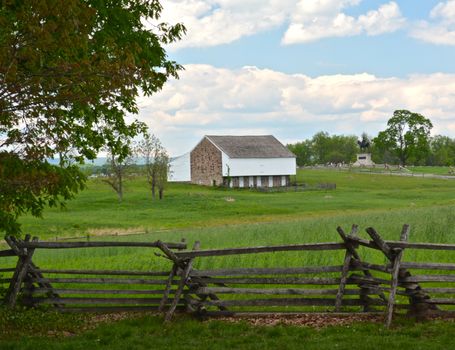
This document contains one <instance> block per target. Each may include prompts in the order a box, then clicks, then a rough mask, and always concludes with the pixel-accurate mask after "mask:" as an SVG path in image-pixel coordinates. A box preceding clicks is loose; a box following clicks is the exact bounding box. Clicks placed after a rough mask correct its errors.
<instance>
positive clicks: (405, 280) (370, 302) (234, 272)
mask: <svg viewBox="0 0 455 350" xmlns="http://www.w3.org/2000/svg"><path fill="white" fill-rule="evenodd" d="M357 231H358V228H357V226H356V225H353V227H352V229H351V232H350V233H349V234H346V233H345V232H344V231H343V229H342V228H341V227H338V228H337V232H338V235H339V237H340V238H341V242H324V243H306V244H293V245H277V246H260V247H242V248H227V249H208V250H200V249H199V246H200V245H199V243H198V242H196V243H195V245H194V246H193V249H192V250H187V245H186V244H185V243H182V242H181V243H172V242H171V243H165V242H161V241H156V242H38V239H37V238H33V239H31V237H30V236H26V237H25V239H24V240H19V239H15V238H14V237H6V242H7V243H8V245H9V246H10V248H11V249H7V250H3V251H0V258H2V257H11V256H15V257H17V262H16V267H14V268H12V267H1V268H0V273H1V274H2V275H0V277H1V278H0V283H2V284H7V285H8V288H7V291H6V295H5V298H4V302H5V303H6V304H7V305H8V306H9V307H14V306H15V305H16V303H17V302H18V300H19V298H20V300H21V302H22V303H23V304H24V305H26V306H30V307H34V306H37V305H41V304H45V305H51V306H53V307H55V308H56V309H58V310H60V311H67V312H85V311H96V312H110V311H125V310H131V311H137V310H155V311H159V312H164V313H165V314H166V317H165V319H166V320H170V319H171V318H172V316H173V314H174V313H175V312H176V311H185V312H190V313H192V314H195V315H198V316H203V317H211V316H217V315H221V316H226V315H236V314H245V313H247V314H248V313H253V314H254V313H258V312H271V313H274V314H276V313H278V312H284V313H289V312H307V311H308V310H309V308H310V309H313V310H314V311H317V312H321V310H322V311H331V312H341V311H344V312H383V313H384V314H385V318H386V320H385V322H386V325H387V326H390V324H391V322H392V318H393V314H394V312H396V311H399V310H407V311H408V313H412V314H420V315H422V314H427V313H434V312H437V313H444V312H445V310H447V308H450V307H453V305H455V284H454V285H452V284H453V283H455V274H451V271H455V263H435V262H405V261H402V260H403V252H404V251H405V250H413V249H428V250H434V251H440V250H446V251H453V250H455V244H436V243H409V242H408V241H407V240H408V236H409V226H408V225H404V226H403V229H402V231H401V234H400V240H399V241H386V240H383V239H382V237H381V236H380V235H379V234H378V233H377V232H376V230H375V229H373V228H368V229H367V230H366V232H367V234H368V236H369V238H370V239H369V240H366V239H362V238H360V237H358V236H357ZM360 246H362V247H365V248H367V249H374V250H375V251H377V252H380V254H382V255H383V256H384V258H385V260H386V263H384V264H374V263H369V262H367V261H364V260H363V259H362V257H361V254H360V251H359V250H358V248H359V247H360ZM104 247H134V248H138V249H151V250H152V251H153V250H154V251H155V254H157V253H156V250H159V252H160V254H157V255H160V256H164V257H165V258H167V259H168V260H169V261H171V263H172V267H171V268H170V270H169V271H134V270H101V269H99V270H97V269H49V268H47V269H40V268H39V267H38V266H36V265H35V264H34V262H33V255H34V252H35V250H37V249H86V248H104ZM337 250H338V251H340V250H341V251H344V252H345V253H344V259H342V261H340V264H338V265H331V266H300V267H270V268H258V267H232V268H221V269H205V270H198V269H196V268H195V267H194V266H193V262H194V261H195V259H206V258H208V257H222V256H237V255H244V254H262V253H279V252H311V251H317V252H321V253H322V252H327V253H330V252H333V251H337ZM0 262H1V260H0ZM411 271H412V273H411ZM419 271H421V273H416V272H419ZM440 306H442V307H443V309H441V308H440Z"/></svg>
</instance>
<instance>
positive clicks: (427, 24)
mask: <svg viewBox="0 0 455 350" xmlns="http://www.w3.org/2000/svg"><path fill="white" fill-rule="evenodd" d="M430 19H431V21H421V22H419V23H417V24H416V25H415V26H414V28H413V29H412V30H411V32H410V35H411V36H412V37H414V38H416V39H419V40H422V41H425V42H428V43H431V44H436V45H455V0H449V1H446V2H440V3H438V4H437V5H436V6H435V7H434V8H433V9H432V10H431V12H430Z"/></svg>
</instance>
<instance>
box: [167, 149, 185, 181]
mask: <svg viewBox="0 0 455 350" xmlns="http://www.w3.org/2000/svg"><path fill="white" fill-rule="evenodd" d="M167 179H168V181H170V182H189V181H191V161H190V153H189V152H188V153H185V154H184V155H181V156H180V157H176V158H174V159H172V160H171V162H170V167H169V173H168V175H167Z"/></svg>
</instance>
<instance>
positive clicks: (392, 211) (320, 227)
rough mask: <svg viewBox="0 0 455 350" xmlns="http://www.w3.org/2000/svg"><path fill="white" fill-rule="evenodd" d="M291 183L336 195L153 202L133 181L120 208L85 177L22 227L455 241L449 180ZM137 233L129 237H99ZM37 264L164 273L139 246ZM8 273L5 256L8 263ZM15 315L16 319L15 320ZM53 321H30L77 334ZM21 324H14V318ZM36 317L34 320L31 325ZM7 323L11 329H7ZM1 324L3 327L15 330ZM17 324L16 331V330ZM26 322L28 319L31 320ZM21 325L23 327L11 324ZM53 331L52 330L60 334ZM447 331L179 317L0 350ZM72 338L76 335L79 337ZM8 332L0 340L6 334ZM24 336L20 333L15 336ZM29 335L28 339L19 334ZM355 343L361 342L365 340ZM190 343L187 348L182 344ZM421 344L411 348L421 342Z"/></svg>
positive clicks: (214, 192) (448, 327)
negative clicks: (73, 194) (371, 232)
mask: <svg viewBox="0 0 455 350" xmlns="http://www.w3.org/2000/svg"><path fill="white" fill-rule="evenodd" d="M298 180H299V181H301V182H306V183H309V184H316V183H336V184H337V188H336V190H329V191H321V190H311V191H306V192H286V193H259V192H255V191H250V190H246V189H245V190H226V189H217V188H205V187H199V186H192V185H183V184H172V185H170V186H169V189H168V191H167V192H166V197H165V199H164V200H163V201H158V200H157V201H152V200H151V196H150V193H149V192H147V189H146V185H145V181H144V180H143V179H136V180H133V181H131V182H129V183H128V184H127V186H126V192H125V200H124V202H123V203H118V202H117V201H116V196H115V194H114V193H113V192H112V191H111V190H110V189H109V188H108V187H107V186H106V185H105V184H103V183H101V182H99V181H94V180H93V181H90V182H89V183H88V188H87V190H85V191H84V192H82V193H81V194H80V195H79V196H78V197H77V199H76V200H74V201H71V202H69V203H68V206H67V209H66V210H64V211H60V210H57V209H52V210H46V211H45V214H44V218H43V219H36V218H32V217H25V218H23V219H22V223H23V228H24V232H25V233H31V234H32V235H36V236H39V237H40V239H42V240H45V239H55V237H56V236H58V237H73V236H81V237H84V236H86V235H87V234H89V235H90V239H91V240H126V241H132V240H134V241H154V240H157V239H161V240H163V241H180V239H181V238H183V237H184V238H186V240H187V242H188V244H189V246H191V245H192V243H193V242H194V241H196V240H200V241H201V248H202V249H206V248H222V247H242V246H257V245H273V244H277V245H278V244H286V243H305V242H329V241H339V238H338V234H337V232H336V227H337V226H338V225H341V226H342V227H344V228H345V229H346V230H349V228H350V226H351V225H352V224H353V223H356V224H358V225H359V226H360V228H361V231H362V232H361V233H360V235H361V236H363V237H366V234H365V233H364V229H365V228H366V227H368V226H373V227H375V228H376V229H377V230H378V232H379V233H380V234H381V235H382V236H383V237H384V238H386V239H398V237H399V234H400V230H401V226H402V225H403V224H404V223H408V224H410V225H411V235H410V241H413V242H418V241H422V242H441V243H455V180H441V179H428V178H420V177H415V178H408V177H406V178H404V177H396V176H387V175H381V174H376V175H374V174H359V173H350V172H339V171H327V170H305V171H301V172H299V174H298ZM124 232H127V233H136V234H132V235H128V236H122V235H119V236H109V237H103V236H102V235H103V234H109V235H112V234H114V235H115V234H122V233H124ZM360 253H361V255H362V257H363V258H364V259H366V260H367V261H369V262H378V263H384V262H385V260H384V257H383V256H381V254H376V253H375V252H371V251H367V250H365V249H361V250H360ZM343 254H344V253H343V252H342V251H340V252H336V253H333V252H326V253H320V252H307V253H295V252H289V253H285V254H274V253H267V254H261V255H244V256H241V257H239V256H235V257H218V258H205V259H200V260H196V261H195V267H196V268H198V269H208V268H221V267H272V266H273V267H280V266H302V264H305V265H320V264H331V265H332V264H335V265H336V264H340V263H341V261H342V259H343ZM454 258H455V256H454V254H453V253H450V252H431V253H430V252H428V251H407V252H406V253H405V258H404V259H405V260H406V261H430V260H431V261H432V262H453V261H454V260H455V259H454ZM34 261H35V262H36V263H37V264H38V265H39V266H40V267H42V268H55V267H58V268H99V269H103V268H108V269H126V268H128V269H138V270H145V269H160V270H161V269H163V268H166V269H167V268H169V263H168V262H167V261H166V260H165V259H163V258H160V257H156V256H154V255H153V250H147V249H137V248H102V249H101V248H100V249H76V250H74V249H73V250H65V251H53V250H50V251H49V250H48V251H45V250H38V251H36V253H35V258H34ZM1 263H2V264H3V263H4V265H5V267H6V266H7V265H8V266H12V265H13V264H14V261H13V260H12V259H3V261H2V262H1ZM11 317H16V316H14V315H13V316H11ZM68 317H69V316H66V315H63V316H55V318H51V319H50V320H48V321H44V322H41V323H40V322H38V321H37V322H36V324H37V325H39V326H37V327H41V328H40V329H42V332H41V331H40V332H39V333H40V334H41V333H43V332H44V334H45V333H46V330H47V329H54V328H55V327H56V324H60V325H63V326H62V327H63V328H64V329H67V330H69V331H70V332H73V331H74V329H73V328H74V327H75V325H77V321H74V322H73V319H71V318H68ZM17 318H18V319H20V317H19V316H17ZM32 318H33V317H32ZM8 320H9V321H8ZM2 322H3V323H2ZM11 322H12V321H11V319H7V320H3V321H2V318H1V317H0V329H2V325H3V327H4V328H5V329H6V328H8V327H5V325H7V324H11ZM14 322H15V321H13V322H12V323H13V324H14ZM32 323H33V322H32ZM20 324H21V323H20V322H19V323H18V325H20ZM57 328H58V327H57ZM453 330H454V329H453V323H450V322H430V323H425V326H423V325H422V326H420V325H418V326H414V325H413V324H410V323H406V322H404V323H403V322H401V323H399V324H398V325H397V326H396V327H395V328H394V329H393V330H391V331H386V330H384V329H383V328H382V326H380V325H378V324H368V323H366V324H355V325H352V326H350V327H328V328H327V329H324V330H322V331H320V330H313V329H311V328H301V327H289V326H279V327H273V328H268V327H266V328H262V327H252V326H248V325H246V324H225V323H222V322H209V323H199V322H197V321H193V320H188V319H182V320H180V321H178V322H176V323H175V324H172V325H170V326H168V327H166V328H163V327H162V325H161V320H160V319H159V318H156V317H153V316H148V317H145V318H141V319H134V320H129V321H121V322H118V323H114V324H109V325H107V326H100V327H98V328H97V329H95V330H93V331H90V332H87V333H83V334H81V335H79V336H77V337H70V338H66V339H64V340H60V339H58V340H55V339H48V338H46V337H42V336H41V337H37V338H33V339H28V338H27V339H26V340H22V341H21V342H19V341H17V340H15V337H14V334H11V333H8V335H6V333H1V332H0V338H2V337H4V338H5V340H4V341H1V340H0V348H2V349H3V348H5V349H9V348H11V349H13V348H14V349H16V348H30V349H31V348H36V347H38V346H41V347H44V348H66V349H73V348H74V349H78V348H87V347H90V345H92V346H93V347H95V346H96V347H100V348H103V347H104V348H119V349H120V348H144V349H145V348H147V349H148V348H151V347H153V346H156V347H157V348H159V347H164V346H165V345H166V347H167V348H169V349H174V348H175V349H177V348H200V349H206V348H207V349H209V348H210V349H217V348H220V349H221V348H226V347H234V348H242V349H254V348H289V349H294V348H297V347H299V348H301V347H302V344H305V348H309V349H311V348H318V349H324V348H334V347H336V348H339V349H348V348H353V343H352V342H353V340H352V339H353V337H354V339H358V340H359V342H355V343H354V344H355V348H384V347H389V348H399V347H400V348H401V347H403V346H409V347H411V346H412V347H414V348H416V349H420V348H421V349H424V348H435V349H438V348H441V349H442V348H448V347H450V346H449V345H448V344H450V342H451V339H450V337H448V336H447V333H449V332H453ZM76 333H77V332H76ZM2 334H3V335H2ZM20 334H22V335H24V332H22V333H20ZM25 334H29V333H27V332H25ZM355 335H361V336H362V337H363V338H362V339H364V340H362V341H361V342H360V337H357V338H356V337H355ZM188 339H193V340H192V341H191V343H186V346H185V341H188ZM416 339H417V340H418V342H417V341H416Z"/></svg>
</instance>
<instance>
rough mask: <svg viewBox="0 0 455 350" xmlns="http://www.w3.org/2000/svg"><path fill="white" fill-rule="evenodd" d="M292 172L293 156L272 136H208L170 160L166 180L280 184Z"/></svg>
mask: <svg viewBox="0 0 455 350" xmlns="http://www.w3.org/2000/svg"><path fill="white" fill-rule="evenodd" d="M188 155H189V156H188ZM295 173H296V160H295V155H294V154H293V153H292V152H290V151H289V150H288V149H287V148H286V147H285V146H284V145H283V144H282V143H280V142H279V141H278V140H277V139H276V138H275V137H274V136H271V135H261V136H213V135H212V136H210V135H209V136H204V138H203V139H202V140H201V141H200V142H199V143H198V144H197V145H196V147H195V148H194V149H193V150H192V151H191V152H190V153H187V154H185V155H183V156H181V157H177V158H174V159H173V160H172V161H171V176H170V177H169V180H170V181H190V182H191V183H195V184H200V185H208V186H211V185H221V184H224V185H226V186H231V187H280V186H287V185H289V183H290V176H291V175H295ZM188 179H189V180H188Z"/></svg>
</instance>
